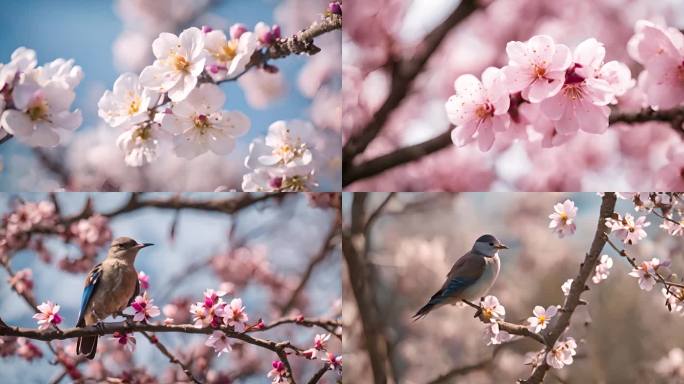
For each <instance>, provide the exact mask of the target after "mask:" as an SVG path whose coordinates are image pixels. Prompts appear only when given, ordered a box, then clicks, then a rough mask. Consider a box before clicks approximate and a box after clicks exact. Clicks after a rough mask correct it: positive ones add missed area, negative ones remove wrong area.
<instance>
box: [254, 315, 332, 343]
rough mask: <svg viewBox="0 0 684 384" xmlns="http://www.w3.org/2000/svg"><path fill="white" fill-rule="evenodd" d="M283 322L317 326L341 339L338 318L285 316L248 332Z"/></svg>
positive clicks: (266, 328) (262, 329)
mask: <svg viewBox="0 0 684 384" xmlns="http://www.w3.org/2000/svg"><path fill="white" fill-rule="evenodd" d="M283 324H297V325H301V326H303V327H309V328H311V327H318V328H321V329H323V330H325V331H328V332H330V333H331V334H333V335H335V337H337V338H339V339H340V340H341V339H342V333H341V332H340V330H339V328H341V327H342V323H341V322H340V321H339V320H327V319H312V318H300V317H298V316H297V317H286V318H282V319H278V320H275V321H272V322H270V323H268V324H265V325H264V326H263V327H260V328H255V329H253V330H250V332H263V331H267V330H269V329H273V328H275V327H278V326H280V325H283Z"/></svg>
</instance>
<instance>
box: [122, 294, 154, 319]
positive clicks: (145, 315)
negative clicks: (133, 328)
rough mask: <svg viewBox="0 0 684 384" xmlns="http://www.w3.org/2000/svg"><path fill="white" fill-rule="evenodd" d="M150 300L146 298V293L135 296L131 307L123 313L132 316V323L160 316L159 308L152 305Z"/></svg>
mask: <svg viewBox="0 0 684 384" xmlns="http://www.w3.org/2000/svg"><path fill="white" fill-rule="evenodd" d="M153 301H154V300H152V299H151V298H149V297H148V296H147V291H145V292H143V294H142V295H138V296H136V298H135V299H134V300H133V302H132V303H131V306H130V307H129V308H127V309H126V311H124V313H125V314H127V315H133V321H145V322H146V321H147V320H149V319H151V318H153V317H157V316H159V315H160V314H161V311H160V310H159V307H157V306H156V305H152V302H153Z"/></svg>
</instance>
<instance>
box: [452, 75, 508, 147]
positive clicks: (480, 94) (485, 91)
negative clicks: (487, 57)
mask: <svg viewBox="0 0 684 384" xmlns="http://www.w3.org/2000/svg"><path fill="white" fill-rule="evenodd" d="M454 88H455V90H456V94H455V95H453V96H451V97H450V98H449V100H448V101H447V102H446V105H445V107H446V112H447V116H448V118H449V121H450V122H451V123H452V124H454V125H456V129H454V130H453V131H452V133H451V139H452V141H453V142H454V144H456V145H458V146H464V145H465V144H468V143H470V142H472V141H474V140H477V142H478V145H479V148H480V150H481V151H488V150H489V149H490V148H491V147H492V145H493V144H494V132H503V131H505V130H506V129H507V128H508V126H509V124H510V117H509V116H508V114H507V112H508V107H509V105H510V99H509V95H508V91H507V88H506V84H505V75H504V74H503V72H502V71H501V70H500V69H498V68H494V67H489V68H487V69H485V71H484V72H483V73H482V81H480V80H478V79H477V78H476V77H475V76H473V75H470V74H467V75H461V76H459V77H458V79H456V82H455V83H454Z"/></svg>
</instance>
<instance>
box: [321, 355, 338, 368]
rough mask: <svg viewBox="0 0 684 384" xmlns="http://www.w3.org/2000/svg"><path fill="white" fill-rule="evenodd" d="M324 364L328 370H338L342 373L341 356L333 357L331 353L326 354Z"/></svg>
mask: <svg viewBox="0 0 684 384" xmlns="http://www.w3.org/2000/svg"><path fill="white" fill-rule="evenodd" d="M321 360H323V362H324V363H326V364H328V368H329V369H330V370H331V371H335V370H339V371H342V356H335V355H334V354H333V353H331V352H327V353H326V354H325V357H324V358H323V359H321Z"/></svg>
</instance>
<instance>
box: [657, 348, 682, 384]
mask: <svg viewBox="0 0 684 384" xmlns="http://www.w3.org/2000/svg"><path fill="white" fill-rule="evenodd" d="M654 368H655V371H656V372H657V373H658V374H659V375H661V376H663V377H664V378H669V379H671V380H672V381H669V382H671V383H677V382H678V381H677V379H681V378H684V350H682V349H681V348H679V347H675V348H672V349H671V350H670V352H668V353H667V356H665V357H663V358H661V359H660V360H658V361H657V362H656V363H655V367H654Z"/></svg>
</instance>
